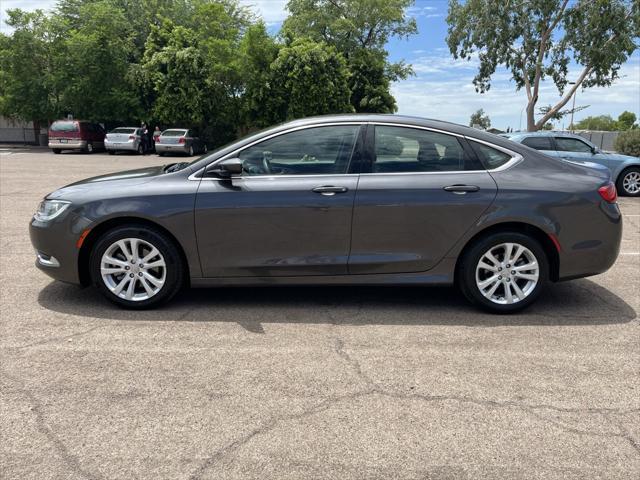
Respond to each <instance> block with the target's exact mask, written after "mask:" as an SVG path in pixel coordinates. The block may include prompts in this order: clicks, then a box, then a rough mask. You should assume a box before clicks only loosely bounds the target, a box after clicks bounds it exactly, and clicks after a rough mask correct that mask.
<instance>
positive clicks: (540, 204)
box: [30, 115, 622, 313]
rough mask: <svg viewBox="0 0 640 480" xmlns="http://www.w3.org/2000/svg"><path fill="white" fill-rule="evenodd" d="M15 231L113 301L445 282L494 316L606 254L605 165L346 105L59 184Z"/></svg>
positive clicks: (48, 262)
mask: <svg viewBox="0 0 640 480" xmlns="http://www.w3.org/2000/svg"><path fill="white" fill-rule="evenodd" d="M585 219H588V220H589V221H585ZM30 232H31V240H32V243H33V246H34V247H35V250H36V255H37V259H36V265H37V266H38V267H39V268H40V269H42V270H43V271H44V272H45V273H47V274H48V275H50V276H52V277H53V278H55V279H58V280H62V281H65V282H71V283H77V284H83V285H87V284H93V285H95V286H96V287H97V288H98V289H99V290H100V291H101V292H102V293H103V294H104V295H105V296H106V297H107V298H108V299H109V300H111V301H113V302H114V303H116V304H118V305H120V306H123V307H127V308H149V307H154V306H157V305H159V304H161V303H163V302H166V301H168V300H169V299H170V298H172V297H173V296H174V295H175V294H176V293H177V292H178V291H179V290H180V289H181V288H182V287H183V286H185V285H191V286H194V287H212V286H218V285H244V286H247V285H251V286H256V285H319V284H336V285H355V284H359V285H364V284H366V285H380V284H384V285H451V284H457V285H458V286H459V287H460V290H461V291H462V293H463V294H464V295H465V296H466V297H467V298H468V299H469V300H470V301H471V302H473V303H475V304H476V305H478V306H480V307H482V308H485V309H488V310H490V311H493V312H499V313H510V312H515V311H517V310H520V309H522V308H524V307H526V306H528V305H530V304H531V303H533V302H534V301H535V299H536V298H538V297H539V296H540V294H541V293H542V291H543V289H544V287H545V286H548V285H553V282H557V281H560V280H568V279H572V278H578V277H585V276H588V275H595V274H598V273H602V272H604V271H606V270H607V269H608V268H609V267H611V265H613V263H614V262H615V260H616V257H617V256H618V251H619V247H620V240H621V235H622V217H621V215H620V210H619V209H618V205H617V203H616V189H615V186H614V185H613V183H612V182H611V179H610V175H609V172H608V171H607V170H605V169H593V168H588V167H585V166H581V165H576V164H574V163H569V162H558V161H556V160H554V159H552V158H550V157H548V156H546V155H543V154H540V153H538V152H537V151H535V150H532V149H530V148H528V147H524V146H522V145H520V144H517V143H514V142H511V141H509V140H507V139H505V138H501V137H497V136H494V135H490V134H487V133H484V132H481V131H478V130H475V129H471V128H467V127H463V126H459V125H454V124H451V123H446V122H439V121H434V120H422V119H417V118H412V117H400V116H386V115H350V116H331V117H317V118H310V119H306V120H298V121H295V122H291V123H288V124H284V125H280V126H277V127H275V128H272V129H269V130H266V131H263V132H259V133H256V134H253V135H251V136H249V137H246V138H244V139H242V140H239V141H237V142H236V143H234V144H232V145H229V146H226V147H223V148H221V149H219V150H217V151H215V152H213V153H211V154H210V155H208V156H204V157H202V158H199V159H197V160H195V161H194V162H192V163H187V162H182V163H173V164H169V165H165V166H163V167H162V166H158V167H149V168H145V169H140V170H133V171H129V172H121V173H116V174H111V175H104V176H101V177H95V178H92V179H88V180H84V181H81V182H78V183H75V184H71V185H69V186H67V187H63V188H61V189H59V190H56V191H55V192H53V193H50V194H49V195H47V196H46V197H45V198H44V200H43V201H42V203H41V204H40V206H39V208H38V210H37V212H36V213H35V215H34V217H33V218H32V220H31V226H30Z"/></svg>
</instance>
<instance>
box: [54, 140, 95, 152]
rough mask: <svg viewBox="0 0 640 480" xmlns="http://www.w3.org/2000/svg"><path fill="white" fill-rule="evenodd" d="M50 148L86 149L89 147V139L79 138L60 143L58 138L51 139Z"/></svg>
mask: <svg viewBox="0 0 640 480" xmlns="http://www.w3.org/2000/svg"><path fill="white" fill-rule="evenodd" d="M49 148H51V149H56V150H84V149H85V148H87V141H86V140H78V141H73V142H68V143H60V142H59V141H57V140H49Z"/></svg>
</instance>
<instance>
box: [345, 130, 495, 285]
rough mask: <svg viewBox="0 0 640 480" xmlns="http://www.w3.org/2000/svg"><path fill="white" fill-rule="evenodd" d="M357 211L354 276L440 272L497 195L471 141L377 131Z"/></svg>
mask: <svg viewBox="0 0 640 480" xmlns="http://www.w3.org/2000/svg"><path fill="white" fill-rule="evenodd" d="M366 159H367V161H368V162H367V163H366V164H367V165H369V167H368V168H367V170H368V173H367V172H365V171H364V170H363V173H361V175H360V180H359V183H358V192H357V194H356V199H355V206H354V212H353V229H352V244H351V255H350V256H349V273H351V274H373V273H401V272H422V271H426V270H429V269H431V268H432V267H434V266H435V265H436V264H437V263H438V262H439V261H440V260H441V259H442V258H443V257H444V256H445V255H446V254H447V252H448V251H449V250H450V249H451V247H452V246H453V245H454V244H455V242H456V241H457V240H459V239H460V238H461V237H462V236H463V235H464V233H465V232H466V231H467V230H468V229H469V228H471V227H472V226H473V224H474V223H475V222H476V221H477V220H478V218H479V217H480V216H481V215H482V213H483V212H484V211H485V210H487V208H488V207H489V206H490V205H491V203H492V201H493V199H494V198H495V196H496V183H495V182H494V180H493V178H492V177H491V175H490V174H489V173H487V171H486V170H484V168H483V167H482V166H481V165H480V164H479V161H478V159H477V157H476V156H475V153H474V152H473V151H472V150H471V149H470V147H469V145H468V144H467V143H466V140H465V139H464V138H462V137H459V136H454V135H450V134H446V133H442V132H436V131H431V130H428V129H420V128H415V127H408V126H397V125H380V124H378V125H375V127H369V131H368V134H367V154H366Z"/></svg>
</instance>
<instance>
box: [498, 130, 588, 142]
mask: <svg viewBox="0 0 640 480" xmlns="http://www.w3.org/2000/svg"><path fill="white" fill-rule="evenodd" d="M502 136H503V137H505V138H525V137H572V138H579V139H581V140H585V138H584V137H581V136H580V135H578V134H575V133H572V132H565V131H562V130H545V131H543V132H511V133H508V134H503V135H502Z"/></svg>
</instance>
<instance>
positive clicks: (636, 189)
mask: <svg viewBox="0 0 640 480" xmlns="http://www.w3.org/2000/svg"><path fill="white" fill-rule="evenodd" d="M617 183H618V184H617V185H616V187H617V189H618V193H620V194H621V195H625V196H627V197H639V196H640V168H639V167H631V168H627V169H626V170H625V171H623V172H622V173H621V174H620V176H619V177H618V182H617Z"/></svg>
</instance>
